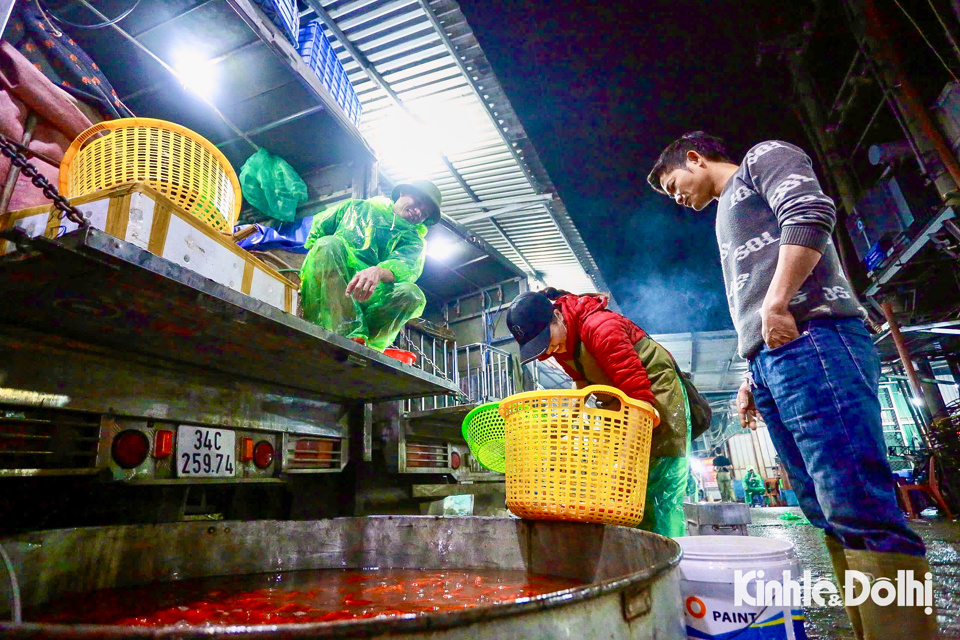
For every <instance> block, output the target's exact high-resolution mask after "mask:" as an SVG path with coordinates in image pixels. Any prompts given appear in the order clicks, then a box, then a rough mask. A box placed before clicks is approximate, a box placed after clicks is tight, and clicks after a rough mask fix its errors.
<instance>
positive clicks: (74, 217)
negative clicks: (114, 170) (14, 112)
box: [0, 135, 90, 227]
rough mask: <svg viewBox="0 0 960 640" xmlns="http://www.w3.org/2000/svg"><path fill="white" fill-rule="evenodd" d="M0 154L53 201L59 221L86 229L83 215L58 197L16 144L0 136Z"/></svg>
mask: <svg viewBox="0 0 960 640" xmlns="http://www.w3.org/2000/svg"><path fill="white" fill-rule="evenodd" d="M0 153H3V155H5V156H7V157H8V158H10V162H11V163H13V166H15V167H17V168H18V169H20V171H21V172H22V173H23V175H25V176H27V177H28V178H30V182H32V183H33V186H35V187H36V188H38V189H40V190H42V191H43V195H44V196H46V197H47V198H48V199H50V200H52V201H53V206H54V207H56V208H57V209H58V210H59V211H60V216H59V217H60V219H61V220H62V219H63V218H64V217H66V218H67V219H68V220H70V221H71V222H74V223H76V224H77V226H79V227H86V226H87V225H89V224H90V223H89V222H87V220H86V218H84V217H83V214H82V213H80V211H79V210H78V209H77V208H76V207H74V206H73V205H72V204H70V201H69V200H67V199H66V198H64V197H63V196H62V195H60V192H59V191H57V188H56V187H54V186H53V185H52V184H50V182H49V181H48V180H47V178H46V176H44V175H43V174H42V173H40V171H39V170H38V169H37V168H36V167H35V166H33V165H32V164H30V162H29V161H28V160H27V156H25V155H23V154H22V153H21V152H20V145H18V144H17V143H16V142H13V141H11V140H9V139H7V138H6V137H5V136H2V135H0Z"/></svg>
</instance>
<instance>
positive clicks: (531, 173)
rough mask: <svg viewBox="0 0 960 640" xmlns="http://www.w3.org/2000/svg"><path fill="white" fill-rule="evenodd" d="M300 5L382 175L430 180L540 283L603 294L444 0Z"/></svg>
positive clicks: (452, 211)
mask: <svg viewBox="0 0 960 640" xmlns="http://www.w3.org/2000/svg"><path fill="white" fill-rule="evenodd" d="M306 4H307V5H308V6H309V7H311V10H310V11H308V12H306V13H305V14H304V15H303V18H302V19H303V20H308V19H313V18H314V17H317V16H319V17H320V19H321V20H322V21H323V22H324V25H325V26H324V29H325V32H326V34H327V36H328V37H329V38H330V41H331V43H332V44H333V47H334V50H335V51H336V53H337V55H338V56H339V58H340V61H341V62H342V63H343V66H344V69H345V70H346V72H347V74H348V75H349V77H350V81H351V82H352V83H353V86H354V88H355V90H356V92H357V95H358V97H359V98H360V101H361V103H362V105H363V119H362V122H361V127H360V128H361V131H362V132H363V134H364V136H365V137H366V138H367V139H368V140H369V142H370V144H371V146H373V148H374V149H376V150H377V153H378V156H379V157H380V162H381V165H380V169H381V172H382V173H383V174H384V175H385V176H386V177H387V178H388V179H389V180H390V181H392V182H394V183H398V182H401V181H407V180H412V179H417V178H427V179H430V180H432V181H433V182H435V183H436V184H437V186H438V187H439V188H440V190H441V193H442V194H443V203H444V207H443V209H444V214H445V215H448V216H450V217H451V218H452V219H454V220H456V221H458V222H460V223H462V224H464V225H466V226H467V227H468V228H469V229H470V230H471V231H473V232H475V233H476V234H477V235H479V236H480V237H482V238H483V239H484V240H486V241H487V242H489V243H490V244H491V245H492V246H493V247H495V248H496V249H497V250H498V251H500V252H501V253H502V254H503V255H504V256H506V257H507V258H508V259H510V260H511V261H513V262H514V264H515V265H516V266H517V267H519V268H520V269H522V270H523V271H525V272H527V273H528V274H530V275H532V276H535V277H537V278H539V279H541V280H542V281H543V282H545V283H546V284H548V285H551V286H557V287H561V288H564V289H568V290H571V291H574V292H577V293H585V292H590V291H608V288H607V286H606V283H605V282H604V280H603V278H602V276H601V274H600V271H599V269H598V268H597V264H596V262H595V261H594V259H593V256H592V255H591V254H590V251H589V250H588V249H587V247H586V244H585V243H584V241H583V239H582V238H581V236H580V233H579V232H578V231H577V229H576V227H575V226H574V224H573V221H572V220H571V218H570V216H569V214H568V213H567V210H566V208H565V206H564V204H563V202H562V200H561V199H560V197H559V195H558V194H557V190H556V189H555V187H554V186H553V183H552V182H551V181H550V177H549V176H548V175H547V172H546V170H545V169H544V167H543V165H542V163H541V162H540V159H539V158H538V156H537V152H536V150H535V149H534V147H533V144H532V143H531V141H530V139H529V138H528V137H527V135H526V133H525V132H524V130H523V127H522V125H521V124H520V121H519V119H518V118H517V115H516V113H515V112H514V110H513V107H512V106H511V105H510V101H509V100H508V99H507V97H506V95H505V94H504V91H503V89H502V88H501V86H500V83H499V82H498V81H497V78H496V77H495V75H494V73H493V70H492V69H491V67H490V64H489V62H488V61H487V58H486V56H485V55H484V53H483V51H482V50H481V48H480V45H479V43H478V42H477V40H476V38H475V37H474V34H473V31H472V30H471V29H470V26H469V25H468V24H467V21H466V18H465V17H464V16H463V13H462V12H461V11H460V7H459V6H458V5H457V3H456V2H453V1H452V0H307V1H306ZM538 196H540V197H538Z"/></svg>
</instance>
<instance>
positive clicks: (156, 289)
mask: <svg viewBox="0 0 960 640" xmlns="http://www.w3.org/2000/svg"><path fill="white" fill-rule="evenodd" d="M0 298H2V299H3V301H4V304H3V305H0V331H3V330H4V329H5V327H4V325H6V326H8V327H11V328H22V329H35V330H40V331H43V332H44V333H48V334H53V335H59V336H62V337H65V338H69V339H72V340H77V341H79V342H82V343H87V344H92V345H96V346H98V347H106V348H109V349H111V350H113V351H114V352H115V353H116V354H117V357H121V358H122V357H123V354H125V353H128V354H133V355H137V356H149V357H153V358H156V360H157V362H158V363H161V364H163V365H164V366H167V367H170V366H175V365H176V363H177V362H182V363H186V364H188V365H192V366H196V367H201V368H203V369H204V370H208V371H211V372H214V373H218V374H227V375H229V376H231V377H233V378H234V379H236V380H242V381H248V382H258V381H259V382H265V383H270V384H273V385H280V386H282V387H287V388H293V389H299V390H303V391H307V392H310V393H312V394H315V395H316V396H317V397H319V398H322V399H326V400H330V401H338V402H343V401H362V402H379V401H387V400H395V399H400V398H415V397H421V396H435V395H443V394H454V393H457V392H458V388H457V387H456V386H455V385H454V384H453V383H452V382H450V381H448V380H444V379H442V378H439V377H436V376H431V375H428V374H426V373H424V372H423V371H420V370H419V369H416V368H414V367H411V366H407V365H401V364H400V363H398V362H397V361H396V360H393V359H391V358H388V357H387V356H385V355H383V354H382V353H378V352H376V351H374V350H372V349H369V348H367V347H363V346H360V345H358V344H356V343H354V342H352V341H350V340H348V339H346V338H343V337H341V336H338V335H336V334H334V333H331V332H329V331H326V330H324V329H322V328H320V327H318V326H316V325H313V324H311V323H310V322H307V321H306V320H303V319H301V318H297V317H295V316H292V315H290V314H288V313H284V312H283V311H280V310H279V309H276V308H274V307H272V306H270V305H268V304H266V303H263V302H260V301H259V300H255V299H254V298H251V297H249V296H247V295H244V294H242V293H238V292H236V291H234V290H232V289H229V288H227V287H225V286H223V285H220V284H217V283H216V282H213V281H212V280H208V279H206V278H204V277H203V276H200V275H199V274H197V273H194V272H192V271H188V270H186V269H184V268H183V267H180V266H179V265H176V264H174V263H172V262H170V261H168V260H165V259H163V258H160V257H158V256H155V255H153V254H151V253H148V252H146V251H143V250H142V249H140V248H138V247H136V246H134V245H132V244H129V243H126V242H124V241H122V240H118V239H117V238H114V237H113V236H110V235H108V234H106V233H103V232H101V231H98V230H96V229H89V228H88V229H86V230H85V231H81V232H75V233H71V234H68V235H66V236H64V237H62V238H60V239H59V240H49V239H45V238H37V239H34V240H30V241H29V248H28V249H27V250H26V251H20V252H18V253H16V254H11V255H8V256H4V257H3V258H0Z"/></svg>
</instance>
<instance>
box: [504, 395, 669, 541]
mask: <svg viewBox="0 0 960 640" xmlns="http://www.w3.org/2000/svg"><path fill="white" fill-rule="evenodd" d="M598 393H599V394H606V395H612V396H616V397H617V398H618V399H619V400H620V409H619V410H617V411H612V410H609V409H598V408H593V407H589V406H587V402H588V400H589V398H590V397H591V396H594V395H596V394H598ZM500 415H501V416H502V417H503V419H504V422H505V430H506V445H507V451H506V484H507V507H508V508H509V509H510V511H512V512H513V513H514V514H515V515H517V516H519V517H521V518H527V519H530V520H576V521H579V522H599V523H604V524H618V525H625V526H628V527H635V526H637V525H638V524H640V520H642V519H643V506H644V497H645V496H646V493H647V471H648V469H649V466H650V438H651V435H652V433H653V428H654V427H655V426H657V425H658V424H659V423H660V417H659V416H658V415H657V411H656V409H654V408H653V406H651V405H650V404H649V403H647V402H643V401H640V400H634V399H632V398H629V397H627V396H626V395H625V394H624V393H623V392H621V391H620V390H619V389H615V388H613V387H606V386H602V385H594V386H591V387H587V388H585V389H580V390H550V391H531V392H528V393H519V394H517V395H513V396H510V397H509V398H506V399H505V400H502V401H501V402H500Z"/></svg>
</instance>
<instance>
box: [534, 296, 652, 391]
mask: <svg viewBox="0 0 960 640" xmlns="http://www.w3.org/2000/svg"><path fill="white" fill-rule="evenodd" d="M554 307H556V308H557V309H560V311H561V312H562V313H563V320H564V322H565V323H566V325H567V350H566V353H558V354H553V355H550V356H541V358H540V359H541V360H545V359H546V358H554V359H555V360H556V361H557V362H558V363H559V364H560V366H562V367H563V369H564V371H566V372H567V374H568V375H569V376H570V377H571V378H573V379H574V380H575V381H584V380H585V378H584V376H583V374H581V373H580V371H578V370H577V369H576V368H574V367H573V366H571V365H572V362H571V361H572V360H573V358H574V354H576V353H577V350H576V348H577V343H578V342H579V343H580V345H581V349H585V350H586V351H587V352H588V353H589V354H590V355H592V356H593V358H594V360H596V361H597V364H598V365H599V366H600V368H601V369H602V370H603V373H604V374H605V375H606V376H607V377H608V378H609V379H610V380H611V381H612V382H613V386H615V387H616V388H618V389H620V390H621V391H623V392H624V393H625V394H627V395H628V396H630V397H631V398H634V399H636V400H644V401H646V402H649V403H651V404H653V402H654V397H653V392H652V391H651V390H650V380H649V378H647V368H646V367H645V366H644V365H643V362H642V361H641V360H640V358H639V357H638V356H637V351H636V349H634V345H635V344H636V343H637V342H639V341H640V340H642V339H643V338H645V337H646V335H647V334H646V332H645V331H644V330H643V329H641V328H640V327H638V326H637V325H635V324H634V323H633V322H631V321H630V320H629V319H627V318H625V317H623V316H622V315H620V314H619V313H616V312H614V311H611V310H609V309H607V298H606V297H605V296H600V295H583V296H577V295H572V294H571V295H565V296H561V297H560V298H559V299H557V301H556V302H554Z"/></svg>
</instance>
